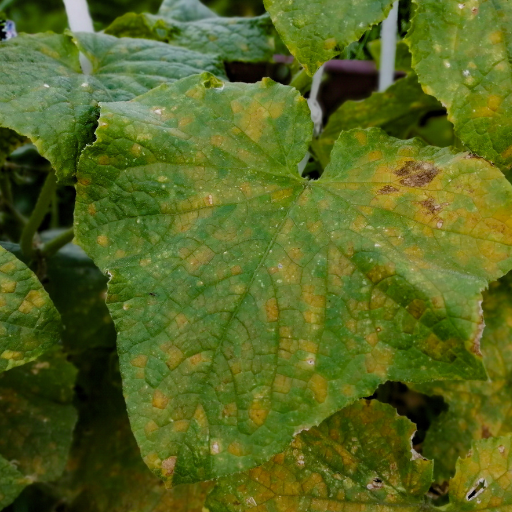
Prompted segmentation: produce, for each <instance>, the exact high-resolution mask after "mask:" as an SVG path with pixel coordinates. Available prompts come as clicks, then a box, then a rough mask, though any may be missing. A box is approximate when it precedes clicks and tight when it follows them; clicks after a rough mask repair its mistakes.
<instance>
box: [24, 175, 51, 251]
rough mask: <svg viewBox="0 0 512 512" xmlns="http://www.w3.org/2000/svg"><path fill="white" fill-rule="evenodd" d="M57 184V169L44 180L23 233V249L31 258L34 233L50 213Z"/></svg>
mask: <svg viewBox="0 0 512 512" xmlns="http://www.w3.org/2000/svg"><path fill="white" fill-rule="evenodd" d="M56 185H57V178H56V176H55V171H53V170H52V171H50V173H49V174H48V177H47V178H46V181H45V182H44V185H43V188H42V190H41V193H40V194H39V197H38V199H37V203H36V205H35V207H34V211H33V212H32V214H31V215H30V218H29V219H28V222H27V224H26V225H25V227H24V228H23V231H22V233H21V240H20V246H21V251H22V253H23V254H24V256H25V257H26V258H27V259H29V260H31V259H32V258H33V256H34V247H33V242H34V235H35V234H36V232H37V230H38V229H39V226H40V225H41V224H42V222H43V220H44V218H45V216H46V214H47V213H48V207H49V206H50V203H51V200H52V197H53V191H54V190H55V187H56Z"/></svg>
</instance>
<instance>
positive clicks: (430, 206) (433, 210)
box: [420, 197, 447, 215]
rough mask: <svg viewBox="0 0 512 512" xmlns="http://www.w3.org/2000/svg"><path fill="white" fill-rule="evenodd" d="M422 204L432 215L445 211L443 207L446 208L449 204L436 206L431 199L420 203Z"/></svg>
mask: <svg viewBox="0 0 512 512" xmlns="http://www.w3.org/2000/svg"><path fill="white" fill-rule="evenodd" d="M420 204H421V206H423V208H425V210H427V211H428V212H430V213H431V214H432V215H436V214H438V213H440V212H442V211H443V206H446V204H447V203H443V204H436V203H435V201H434V200H433V199H432V198H431V197H429V198H428V199H425V201H420Z"/></svg>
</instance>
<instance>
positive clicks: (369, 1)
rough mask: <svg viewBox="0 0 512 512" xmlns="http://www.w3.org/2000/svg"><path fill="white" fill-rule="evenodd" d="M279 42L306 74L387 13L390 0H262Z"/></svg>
mask: <svg viewBox="0 0 512 512" xmlns="http://www.w3.org/2000/svg"><path fill="white" fill-rule="evenodd" d="M264 4H265V8H266V9H267V11H268V12H269V13H270V16H271V17H272V21H273V22H274V25H275V27H276V29H277V31H278V32H279V35H280V36H281V38H282V40H283V42H284V43H285V44H286V46H287V47H288V49H289V50H290V52H291V53H292V55H294V57H295V58H296V59H297V60H298V61H299V62H300V63H301V64H302V65H303V66H304V69H305V70H306V72H307V73H308V74H309V75H313V74H314V72H315V71H316V70H317V69H318V68H319V67H320V66H321V65H322V64H323V63H324V62H326V61H328V60H330V59H334V58H335V57H336V56H337V55H339V54H340V53H341V51H342V50H343V48H344V47H345V46H347V45H348V44H350V43H352V42H354V41H357V40H358V39H359V38H360V37H361V36H362V35H363V34H364V33H365V32H366V31H367V30H368V29H369V28H370V27H371V26H372V25H376V24H377V23H379V22H381V21H382V20H383V19H384V18H385V17H386V15H387V14H388V12H389V10H390V9H391V6H392V4H393V0H364V1H360V0H344V1H342V2H340V1H338V0H264Z"/></svg>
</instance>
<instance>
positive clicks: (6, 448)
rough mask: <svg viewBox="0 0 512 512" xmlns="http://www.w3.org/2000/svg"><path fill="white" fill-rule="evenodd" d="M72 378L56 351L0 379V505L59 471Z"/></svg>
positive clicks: (70, 421)
mask: <svg viewBox="0 0 512 512" xmlns="http://www.w3.org/2000/svg"><path fill="white" fill-rule="evenodd" d="M75 377H76V370H75V368H74V366H73V365H72V364H71V363H68V362H67V361H66V358H65V356H64V355H63V354H62V353H59V352H57V351H52V352H50V353H48V354H45V355H44V356H43V357H41V358H40V359H38V360H37V361H34V362H32V363H30V364H27V365H25V366H22V367H21V368H15V369H13V370H10V371H8V372H5V373H3V374H1V375H0V397H1V399H0V431H1V432H2V435H1V436H0V505H3V506H6V505H8V504H9V503H10V502H11V501H13V500H14V498H15V497H16V495H17V494H19V493H20V492H21V491H22V489H23V488H24V487H26V486H27V485H30V484H32V483H34V482H51V481H53V480H55V479H56V478H58V477H59V476H60V475H61V473H62V471H63V470H64V466H65V464H66V461H67V458H68V452H69V448H70V446H71V439H72V434H73V428H74V426H75V423H76V418H77V415H76V411H75V409H74V407H73V405H72V400H73V387H74V384H75ZM5 461H8V464H6V463H5Z"/></svg>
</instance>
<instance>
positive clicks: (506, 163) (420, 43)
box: [408, 0, 512, 170]
mask: <svg viewBox="0 0 512 512" xmlns="http://www.w3.org/2000/svg"><path fill="white" fill-rule="evenodd" d="M415 4H416V7H417V8H416V14H415V16H414V18H413V21H412V28H411V31H410V32H409V35H408V43H409V45H410V48H411V53H412V65H413V68H414V69H415V70H416V73H417V74H418V77H419V80H420V82H421V84H422V85H423V86H424V89H425V92H427V93H428V94H431V95H433V96H435V97H436V98H437V99H439V100H440V101H441V103H443V105H445V106H446V108H447V110H448V115H449V119H450V121H452V122H453V124H454V125H455V133H456V135H457V136H458V137H459V138H460V139H461V141H462V142H463V143H464V144H465V145H466V146H467V147H468V148H469V149H471V150H472V151H474V152H475V153H477V154H479V155H481V156H483V157H485V158H487V159H488V160H490V161H491V162H494V163H496V164H497V165H499V166H500V167H501V168H502V169H504V170H508V169H509V168H510V166H511V165H512V130H511V126H512V125H511V123H510V119H511V117H512V78H511V64H510V55H511V53H512V43H511V41H512V3H510V2H509V1H508V0H493V1H482V0H467V1H460V2H458V1H438V0H415Z"/></svg>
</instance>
